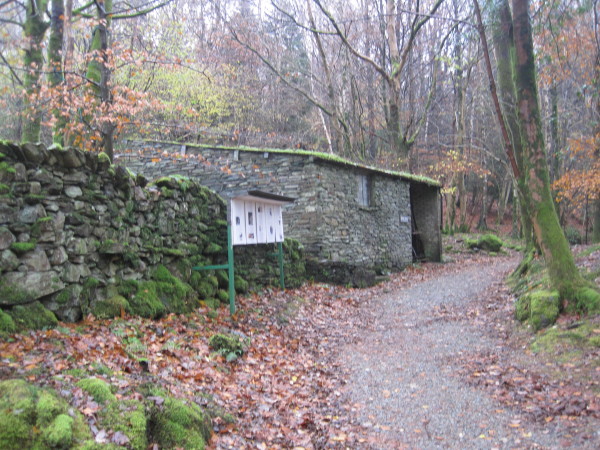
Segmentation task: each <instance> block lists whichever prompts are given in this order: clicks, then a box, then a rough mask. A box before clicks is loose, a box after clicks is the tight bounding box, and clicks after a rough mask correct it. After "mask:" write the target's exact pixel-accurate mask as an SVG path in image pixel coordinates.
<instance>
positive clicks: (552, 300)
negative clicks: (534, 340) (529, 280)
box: [515, 290, 560, 330]
mask: <svg viewBox="0 0 600 450" xmlns="http://www.w3.org/2000/svg"><path fill="white" fill-rule="evenodd" d="M559 313H560V298H559V296H558V292H556V291H545V290H540V291H533V292H529V293H527V294H524V295H522V296H521V297H520V298H519V299H518V300H517V304H516V312H515V315H516V318H517V319H518V320H520V321H521V322H524V321H527V322H529V323H530V324H531V326H532V327H533V329H534V330H540V329H542V328H545V327H547V326H549V325H552V324H553V323H554V322H556V319H557V318H558V315H559Z"/></svg>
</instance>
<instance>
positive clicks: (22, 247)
mask: <svg viewBox="0 0 600 450" xmlns="http://www.w3.org/2000/svg"><path fill="white" fill-rule="evenodd" d="M36 245H37V243H36V242H13V243H12V244H11V245H10V249H11V250H12V251H13V252H15V253H16V254H17V255H23V254H25V253H27V252H30V251H32V250H35V247H36Z"/></svg>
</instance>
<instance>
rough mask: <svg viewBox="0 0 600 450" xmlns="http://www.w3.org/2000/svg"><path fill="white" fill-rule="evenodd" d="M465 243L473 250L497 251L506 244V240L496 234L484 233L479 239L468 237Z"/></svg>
mask: <svg viewBox="0 0 600 450" xmlns="http://www.w3.org/2000/svg"><path fill="white" fill-rule="evenodd" d="M465 245H466V246H467V247H468V248H470V249H472V250H474V249H481V250H485V251H486V252H493V253H497V252H499V251H500V249H501V248H502V246H503V245H504V242H503V241H502V239H500V238H499V237H498V236H496V235H494V234H484V235H481V236H479V237H478V238H477V239H466V240H465Z"/></svg>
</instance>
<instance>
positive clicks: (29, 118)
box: [21, 0, 48, 142]
mask: <svg viewBox="0 0 600 450" xmlns="http://www.w3.org/2000/svg"><path fill="white" fill-rule="evenodd" d="M46 5H47V0H28V1H27V5H26V13H25V38H26V40H27V42H26V48H25V53H24V55H23V66H24V67H25V68H26V71H25V79H24V84H25V93H26V95H25V106H26V110H25V116H24V118H23V128H22V130H21V141H22V142H39V141H40V131H41V124H42V111H41V109H40V107H39V99H38V96H39V93H40V75H41V73H42V66H43V64H44V55H43V53H42V42H43V40H44V35H45V34H46V30H47V29H48V23H47V22H44V13H45V11H46Z"/></svg>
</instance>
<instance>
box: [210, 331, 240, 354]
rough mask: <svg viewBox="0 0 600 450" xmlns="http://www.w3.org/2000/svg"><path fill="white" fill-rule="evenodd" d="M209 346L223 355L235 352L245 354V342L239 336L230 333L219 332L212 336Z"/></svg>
mask: <svg viewBox="0 0 600 450" xmlns="http://www.w3.org/2000/svg"><path fill="white" fill-rule="evenodd" d="M208 346H209V347H210V349H211V350H212V351H214V352H217V353H220V354H222V355H225V356H227V355H229V354H234V355H236V356H241V355H243V354H244V344H243V343H242V341H241V340H240V338H239V337H237V336H233V335H230V334H221V333H217V334H214V335H212V336H211V337H210V339H209V340H208Z"/></svg>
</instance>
